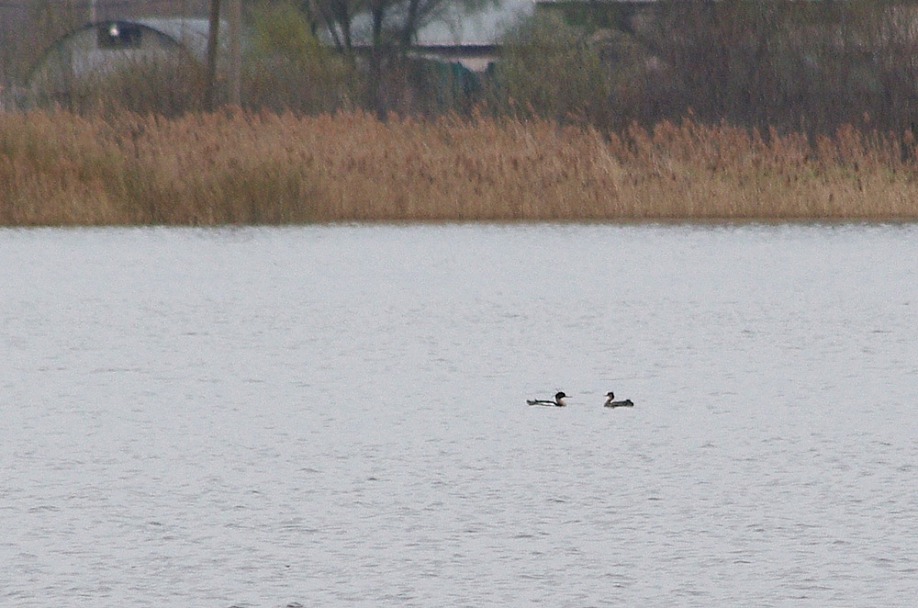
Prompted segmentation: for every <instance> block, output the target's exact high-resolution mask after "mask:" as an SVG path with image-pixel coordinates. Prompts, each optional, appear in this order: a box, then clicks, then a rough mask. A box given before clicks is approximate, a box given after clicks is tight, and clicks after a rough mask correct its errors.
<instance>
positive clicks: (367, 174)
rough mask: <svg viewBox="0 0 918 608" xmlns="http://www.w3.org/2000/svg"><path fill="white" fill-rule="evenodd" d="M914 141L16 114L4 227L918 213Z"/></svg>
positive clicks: (1, 159)
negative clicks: (912, 145)
mask: <svg viewBox="0 0 918 608" xmlns="http://www.w3.org/2000/svg"><path fill="white" fill-rule="evenodd" d="M910 143H911V142H909V141H906V142H905V144H903V143H902V142H901V141H900V140H899V138H896V137H893V136H884V135H882V134H878V133H865V132H862V131H858V130H855V129H852V128H845V129H842V130H840V131H839V132H838V133H837V134H836V135H835V136H834V137H831V138H828V137H827V138H821V139H819V140H818V141H815V142H810V141H808V140H807V139H806V138H805V137H803V136H800V135H779V134H777V133H767V134H762V133H758V132H755V131H752V132H750V131H747V130H743V129H737V128H731V127H728V126H715V127H711V126H703V125H700V124H697V123H694V122H692V121H685V122H683V123H680V124H674V123H662V124H660V125H658V126H657V127H656V128H654V129H652V130H645V129H642V128H639V127H632V128H631V129H629V130H627V131H626V132H623V133H620V134H616V135H611V136H609V135H604V134H602V133H600V132H598V131H596V130H593V129H591V128H587V127H573V126H567V127H560V126H558V125H557V124H556V123H553V122H548V121H539V120H529V121H512V120H501V119H491V118H487V117H475V118H472V119H460V118H456V117H450V118H441V119H437V120H425V121H418V120H412V119H396V118H392V119H391V120H389V121H386V122H382V121H379V120H377V119H376V118H375V117H373V116H371V115H369V114H364V113H347V114H337V115H322V116H317V117H298V116H292V115H277V114H245V113H242V112H235V111H230V112H225V113H217V114H192V115H187V116H184V117H182V118H176V119H166V118H161V117H159V118H158V117H141V116H138V115H133V114H122V115H118V116H116V117H114V118H113V117H111V116H109V117H107V118H105V119H103V118H91V117H80V116H76V115H73V114H68V113H44V112H37V113H29V114H0V224H3V225H97V224H108V225H123V224H181V225H221V224H276V223H304V222H336V221H514V220H521V221H628V220H688V221H694V220H702V221H703V220H766V221H768V220H860V219H864V220H915V219H918V159H916V158H915V152H914V148H913V147H911V146H910ZM903 146H904V147H903Z"/></svg>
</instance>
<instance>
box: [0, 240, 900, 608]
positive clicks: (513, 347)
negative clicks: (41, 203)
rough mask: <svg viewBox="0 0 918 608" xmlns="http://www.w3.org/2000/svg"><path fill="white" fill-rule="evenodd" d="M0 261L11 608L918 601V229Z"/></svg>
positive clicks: (338, 243)
mask: <svg viewBox="0 0 918 608" xmlns="http://www.w3.org/2000/svg"><path fill="white" fill-rule="evenodd" d="M0 265H2V271H0V272H2V274H0V276H2V277H3V280H2V291H0V322H2V328H3V330H2V331H3V333H2V344H3V351H4V355H3V357H2V358H0V411H2V419H3V423H2V425H0V459H2V465H3V466H2V469H0V491H2V498H0V529H2V530H3V534H2V535H0V563H2V564H3V567H2V568H0V605H2V606H132V607H137V606H157V607H160V606H216V607H224V608H228V607H229V606H239V607H245V606H267V607H274V606H286V605H288V604H290V605H294V606H296V605H302V606H368V607H370V606H418V607H430V606H470V607H471V606H474V607H481V606H529V605H542V606H550V607H564V606H571V607H585V606H641V607H654V606H659V607H670V606H705V607H707V606H788V605H795V606H796V605H802V606H818V607H825V606H838V607H845V608H849V607H853V606H863V607H876V606H914V602H915V597H916V596H918V533H916V522H918V491H916V488H918V411H916V406H918V346H916V345H918V227H916V226H874V227H867V226H840V227H806V226H794V227H707V228H693V227H684V226H674V227H654V226H634V227H603V226H564V227H552V226H508V227H495V226H491V227H481V226H468V227H455V226H423V227H348V226H337V227H315V228H296V229H245V230H225V231H198V230H166V229H156V230H32V231H0ZM556 390H564V391H566V392H567V393H568V394H570V395H572V397H571V399H570V406H569V407H567V408H566V409H561V408H542V407H529V406H527V405H526V402H525V400H526V399H527V398H531V397H547V396H549V395H551V394H553V393H554V392H555V391H556ZM609 390H615V392H616V394H617V395H618V396H620V397H622V398H625V397H630V398H631V399H633V400H634V401H635V402H636V406H635V407H634V408H633V409H615V410H609V409H604V408H603V407H602V402H603V397H602V395H603V394H604V393H605V392H607V391H609Z"/></svg>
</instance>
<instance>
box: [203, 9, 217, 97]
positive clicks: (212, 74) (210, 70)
mask: <svg viewBox="0 0 918 608" xmlns="http://www.w3.org/2000/svg"><path fill="white" fill-rule="evenodd" d="M219 32H220V0H210V24H209V29H208V32H207V88H206V89H205V90H204V109H205V110H207V111H208V112H212V111H213V110H214V93H215V91H214V89H215V88H216V86H217V49H218V45H219V43H220V37H219Z"/></svg>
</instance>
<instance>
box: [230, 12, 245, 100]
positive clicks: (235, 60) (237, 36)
mask: <svg viewBox="0 0 918 608" xmlns="http://www.w3.org/2000/svg"><path fill="white" fill-rule="evenodd" d="M227 1H228V3H229V4H228V6H227V19H228V21H229V33H228V35H229V71H228V74H227V77H228V82H227V84H228V85H229V102H230V103H231V104H232V105H234V106H240V105H242V0H227Z"/></svg>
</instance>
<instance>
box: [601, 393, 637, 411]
mask: <svg viewBox="0 0 918 608" xmlns="http://www.w3.org/2000/svg"><path fill="white" fill-rule="evenodd" d="M606 397H608V398H607V399H606V402H605V403H604V404H603V406H604V407H634V402H633V401H631V399H625V400H624V401H616V400H615V393H613V392H612V391H609V392H608V393H606Z"/></svg>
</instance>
